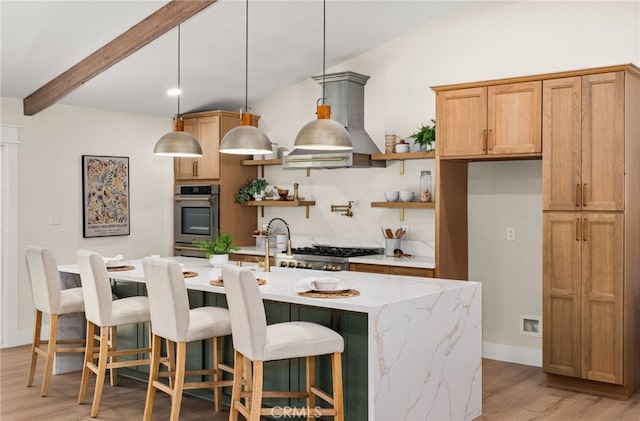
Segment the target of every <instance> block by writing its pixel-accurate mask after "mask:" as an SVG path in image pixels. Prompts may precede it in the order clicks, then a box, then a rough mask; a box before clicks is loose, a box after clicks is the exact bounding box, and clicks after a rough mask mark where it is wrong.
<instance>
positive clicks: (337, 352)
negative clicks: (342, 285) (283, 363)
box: [222, 264, 344, 421]
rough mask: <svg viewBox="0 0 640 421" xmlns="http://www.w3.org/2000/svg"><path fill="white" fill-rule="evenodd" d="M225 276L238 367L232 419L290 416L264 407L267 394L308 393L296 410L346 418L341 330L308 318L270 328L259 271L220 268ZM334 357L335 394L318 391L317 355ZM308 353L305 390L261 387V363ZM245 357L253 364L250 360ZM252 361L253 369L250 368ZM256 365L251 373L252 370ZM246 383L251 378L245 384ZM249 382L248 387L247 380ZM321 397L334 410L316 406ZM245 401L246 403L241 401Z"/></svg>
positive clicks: (286, 411)
mask: <svg viewBox="0 0 640 421" xmlns="http://www.w3.org/2000/svg"><path fill="white" fill-rule="evenodd" d="M222 279H224V288H225V291H226V294H227V304H228V306H229V313H230V314H231V331H232V332H233V348H234V350H235V352H234V366H233V368H234V370H235V375H234V376H233V389H232V395H231V408H230V411H231V412H230V414H229V420H232V421H234V420H237V419H238V414H239V413H241V414H242V415H243V416H244V417H246V418H247V419H248V420H251V421H258V420H259V419H260V416H261V415H271V416H276V417H281V416H286V415H287V414H289V415H290V411H289V409H287V408H278V407H274V408H263V407H262V400H263V398H276V397H304V398H306V408H297V409H296V411H297V413H298V414H301V413H303V412H302V411H304V413H306V416H307V419H309V420H311V419H313V418H316V417H317V416H320V415H329V416H333V417H334V419H336V420H344V406H343V396H342V393H343V389H342V352H343V350H344V339H343V338H342V336H340V335H339V334H338V333H337V332H335V331H333V330H331V329H329V328H327V327H325V326H322V325H319V324H316V323H310V322H285V323H276V324H272V325H268V326H267V321H266V316H265V312H264V304H263V303H262V298H261V297H260V290H259V288H258V283H257V280H256V277H255V274H254V273H253V272H251V271H249V270H246V269H244V270H243V269H242V268H240V267H238V266H234V265H231V264H226V265H224V266H223V267H222ZM328 354H330V355H331V356H332V359H331V361H332V383H333V396H331V395H329V394H328V393H327V392H325V391H322V390H320V389H319V388H318V387H316V384H315V357H316V356H320V355H328ZM301 357H306V391H305V392H290V391H289V392H280V391H277V392H265V391H263V374H264V372H263V366H264V362H265V361H273V360H284V359H290V358H301ZM247 361H248V362H249V363H250V364H247ZM249 365H250V366H251V367H249ZM250 368H252V371H253V372H252V373H251V372H250V371H249V370H250ZM251 376H253V381H252V385H251V387H250V388H249V390H247V391H244V392H243V391H242V390H241V389H242V380H243V378H245V379H249V378H251ZM247 383H248V382H247ZM247 386H249V385H248V384H247ZM316 397H319V398H320V399H322V400H324V401H325V402H327V403H328V404H330V405H331V406H332V407H331V408H319V407H316V406H315V398H316ZM242 398H244V399H245V403H242V401H241V399H242Z"/></svg>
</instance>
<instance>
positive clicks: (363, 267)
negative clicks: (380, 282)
mask: <svg viewBox="0 0 640 421" xmlns="http://www.w3.org/2000/svg"><path fill="white" fill-rule="evenodd" d="M349 270H350V271H352V272H367V273H380V274H383V275H388V274H389V266H385V265H371V264H366V263H349Z"/></svg>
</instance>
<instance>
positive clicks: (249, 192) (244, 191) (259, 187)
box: [235, 178, 269, 204]
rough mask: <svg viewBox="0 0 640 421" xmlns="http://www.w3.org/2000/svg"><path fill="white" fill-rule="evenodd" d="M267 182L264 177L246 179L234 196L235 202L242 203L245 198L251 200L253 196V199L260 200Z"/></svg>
mask: <svg viewBox="0 0 640 421" xmlns="http://www.w3.org/2000/svg"><path fill="white" fill-rule="evenodd" d="M268 185H269V183H268V182H267V180H265V179H264V178H255V179H253V180H251V181H248V182H247V183H246V184H244V185H243V186H241V187H240V190H238V193H237V194H236V196H235V200H236V203H240V204H242V203H244V202H246V201H247V200H251V198H252V197H253V198H254V199H255V200H262V199H263V198H264V196H265V189H266V188H267V186H268Z"/></svg>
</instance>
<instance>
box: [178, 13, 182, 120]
mask: <svg viewBox="0 0 640 421" xmlns="http://www.w3.org/2000/svg"><path fill="white" fill-rule="evenodd" d="M181 96H182V91H181V90H180V25H178V118H180V97H181Z"/></svg>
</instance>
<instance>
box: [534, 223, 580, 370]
mask: <svg viewBox="0 0 640 421" xmlns="http://www.w3.org/2000/svg"><path fill="white" fill-rule="evenodd" d="M580 215H581V214H580V213H553V212H549V213H545V214H544V217H543V244H544V251H543V260H542V262H543V263H542V266H543V270H542V293H543V306H542V307H543V320H544V329H543V331H542V332H543V333H542V334H543V357H542V367H543V370H544V371H545V372H547V373H555V374H561V375H565V376H572V377H580V376H581V363H580V361H581V357H582V355H581V350H580V346H581V342H580V322H581V319H580V311H581V301H580V297H581V295H580V294H581V281H582V277H581V274H580V270H581V261H580V258H581V247H582V242H583V241H582V231H581V229H580V228H581V219H580Z"/></svg>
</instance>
